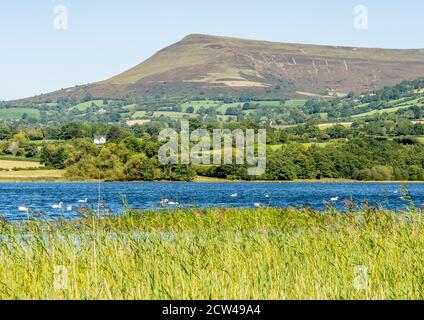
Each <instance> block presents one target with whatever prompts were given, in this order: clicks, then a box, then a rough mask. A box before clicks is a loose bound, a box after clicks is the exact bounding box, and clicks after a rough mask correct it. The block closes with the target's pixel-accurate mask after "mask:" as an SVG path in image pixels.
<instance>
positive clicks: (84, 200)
mask: <svg viewBox="0 0 424 320" xmlns="http://www.w3.org/2000/svg"><path fill="white" fill-rule="evenodd" d="M87 202H88V198H85V199H82V200H79V201H78V203H87Z"/></svg>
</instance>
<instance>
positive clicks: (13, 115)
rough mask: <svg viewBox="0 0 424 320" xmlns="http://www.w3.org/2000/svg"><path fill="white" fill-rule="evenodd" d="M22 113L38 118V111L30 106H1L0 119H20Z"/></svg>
mask: <svg viewBox="0 0 424 320" xmlns="http://www.w3.org/2000/svg"><path fill="white" fill-rule="evenodd" d="M24 114H27V115H28V116H29V117H31V118H35V119H39V118H40V111H39V110H37V109H32V108H9V109H6V108H3V109H0V120H20V119H21V118H22V116H23V115H24Z"/></svg>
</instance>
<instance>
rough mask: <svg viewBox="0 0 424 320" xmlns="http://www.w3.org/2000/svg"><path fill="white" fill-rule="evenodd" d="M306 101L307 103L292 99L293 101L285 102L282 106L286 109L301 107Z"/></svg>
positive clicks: (302, 100)
mask: <svg viewBox="0 0 424 320" xmlns="http://www.w3.org/2000/svg"><path fill="white" fill-rule="evenodd" d="M306 101H308V100H304V99H293V100H288V101H286V103H285V104H284V105H285V106H287V107H303V106H304V105H305V103H306Z"/></svg>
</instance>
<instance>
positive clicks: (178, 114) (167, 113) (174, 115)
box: [153, 111, 198, 119]
mask: <svg viewBox="0 0 424 320" xmlns="http://www.w3.org/2000/svg"><path fill="white" fill-rule="evenodd" d="M162 116H163V117H167V118H174V119H183V118H185V117H189V118H195V117H197V116H198V115H197V114H193V113H184V112H171V111H158V112H155V113H154V114H153V118H159V117H162Z"/></svg>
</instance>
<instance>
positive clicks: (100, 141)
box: [94, 136, 106, 145]
mask: <svg viewBox="0 0 424 320" xmlns="http://www.w3.org/2000/svg"><path fill="white" fill-rule="evenodd" d="M105 143H106V137H105V136H96V137H94V144H98V145H100V144H105Z"/></svg>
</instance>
